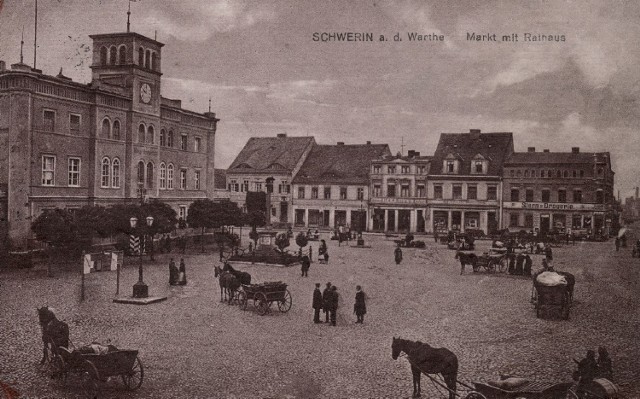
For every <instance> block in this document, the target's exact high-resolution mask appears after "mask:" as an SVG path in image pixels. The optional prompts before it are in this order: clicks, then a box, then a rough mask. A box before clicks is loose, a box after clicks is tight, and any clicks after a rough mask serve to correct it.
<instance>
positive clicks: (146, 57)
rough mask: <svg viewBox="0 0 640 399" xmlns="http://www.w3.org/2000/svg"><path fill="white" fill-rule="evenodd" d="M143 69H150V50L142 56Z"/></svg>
mask: <svg viewBox="0 0 640 399" xmlns="http://www.w3.org/2000/svg"><path fill="white" fill-rule="evenodd" d="M144 67H145V68H150V67H151V51H150V50H147V52H146V53H145V54H144Z"/></svg>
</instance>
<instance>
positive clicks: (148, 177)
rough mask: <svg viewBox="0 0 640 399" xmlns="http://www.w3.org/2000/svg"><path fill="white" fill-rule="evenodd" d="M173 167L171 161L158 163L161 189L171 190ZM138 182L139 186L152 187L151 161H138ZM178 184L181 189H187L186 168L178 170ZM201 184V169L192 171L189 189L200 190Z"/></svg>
mask: <svg viewBox="0 0 640 399" xmlns="http://www.w3.org/2000/svg"><path fill="white" fill-rule="evenodd" d="M175 169H176V168H175V167H174V166H173V164H172V163H169V164H166V163H164V162H162V163H160V176H159V179H158V180H159V182H158V183H159V188H160V189H161V190H173V189H174V175H175ZM137 174H138V184H139V185H140V186H141V187H146V188H153V186H154V181H155V180H154V175H155V174H154V165H153V162H147V163H146V164H145V162H144V161H140V162H138V170H137ZM178 184H179V186H178V187H179V188H180V189H181V190H187V189H189V188H190V187H189V186H190V185H189V184H188V175H187V169H186V168H180V169H179V170H178ZM201 186H202V179H201V171H199V170H196V171H194V172H193V186H192V187H191V189H193V190H200V189H201Z"/></svg>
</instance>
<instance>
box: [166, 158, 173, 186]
mask: <svg viewBox="0 0 640 399" xmlns="http://www.w3.org/2000/svg"><path fill="white" fill-rule="evenodd" d="M167 188H168V189H169V190H173V164H171V163H170V164H169V166H167Z"/></svg>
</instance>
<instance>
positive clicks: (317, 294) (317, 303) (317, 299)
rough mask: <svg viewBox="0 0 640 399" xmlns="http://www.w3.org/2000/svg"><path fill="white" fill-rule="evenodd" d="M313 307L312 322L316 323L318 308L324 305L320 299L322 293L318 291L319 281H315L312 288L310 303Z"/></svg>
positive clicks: (318, 321) (318, 313)
mask: <svg viewBox="0 0 640 399" xmlns="http://www.w3.org/2000/svg"><path fill="white" fill-rule="evenodd" d="M311 306H312V307H313V322H314V323H316V324H318V323H321V321H320V309H322V308H323V307H324V302H323V300H322V293H321V292H320V283H316V289H314V290H313V302H312V303H311Z"/></svg>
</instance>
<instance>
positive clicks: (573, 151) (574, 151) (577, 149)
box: [571, 147, 580, 154]
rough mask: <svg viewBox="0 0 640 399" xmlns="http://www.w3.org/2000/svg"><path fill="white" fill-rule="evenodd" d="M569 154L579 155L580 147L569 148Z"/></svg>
mask: <svg viewBox="0 0 640 399" xmlns="http://www.w3.org/2000/svg"><path fill="white" fill-rule="evenodd" d="M571 152H572V153H574V154H579V153H580V147H571Z"/></svg>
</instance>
